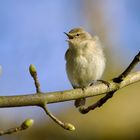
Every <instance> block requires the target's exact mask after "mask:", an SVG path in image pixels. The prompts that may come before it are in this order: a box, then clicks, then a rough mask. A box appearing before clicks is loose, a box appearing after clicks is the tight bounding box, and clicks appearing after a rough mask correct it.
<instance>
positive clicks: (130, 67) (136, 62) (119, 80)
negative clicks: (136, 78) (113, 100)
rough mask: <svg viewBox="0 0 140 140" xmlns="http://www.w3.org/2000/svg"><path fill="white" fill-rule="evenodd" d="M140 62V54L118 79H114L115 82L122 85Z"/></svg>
mask: <svg viewBox="0 0 140 140" xmlns="http://www.w3.org/2000/svg"><path fill="white" fill-rule="evenodd" d="M139 62H140V52H139V53H138V54H137V55H136V56H135V57H134V59H133V60H132V62H131V63H130V64H129V66H128V67H127V68H126V69H125V71H124V72H123V73H121V74H120V75H119V76H118V77H117V78H114V79H113V81H114V82H117V83H120V82H121V81H123V79H124V78H125V77H126V76H127V75H128V74H129V73H130V72H131V71H132V70H133V69H134V67H135V66H136V65H137V64H138V63H139Z"/></svg>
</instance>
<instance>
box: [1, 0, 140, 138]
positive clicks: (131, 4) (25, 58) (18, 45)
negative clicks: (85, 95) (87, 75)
mask: <svg viewBox="0 0 140 140" xmlns="http://www.w3.org/2000/svg"><path fill="white" fill-rule="evenodd" d="M74 27H84V28H85V29H86V30H87V31H88V32H90V33H91V34H92V35H98V36H99V37H100V40H101V41H102V44H103V45H104V50H105V53H106V57H107V67H106V71H105V74H104V76H103V79H104V80H109V79H111V78H113V77H115V76H117V75H118V74H120V73H121V72H122V71H123V70H124V69H125V68H126V67H127V66H128V64H129V63H130V62H131V60H132V59H133V57H134V56H135V55H136V54H137V53H138V51H139V46H140V1H139V0H133V1H132V0H61V1H60V0H59V1H57V0H47V1H45V0H20V1H19V0H12V1H11V0H0V65H1V66H2V69H3V72H2V75H1V76H0V96H5V95H6V96H11V95H23V94H29V93H34V92H35V87H34V84H33V80H32V78H31V76H30V75H29V72H28V67H29V65H30V64H34V65H35V66H36V68H37V71H38V76H39V80H40V83H41V89H42V91H44V92H51V91H60V90H67V89H71V88H72V87H71V85H70V83H69V81H68V79H67V76H66V72H65V60H64V54H65V52H66V50H67V48H68V47H67V42H66V41H65V40H66V36H65V35H64V33H63V32H68V31H69V30H70V29H72V28H74ZM139 68H140V66H137V67H136V68H135V70H134V71H136V70H139ZM139 91H140V83H136V84H134V85H131V86H129V87H126V88H124V89H121V90H119V91H118V92H117V94H115V96H114V97H113V98H112V99H111V100H109V101H108V102H107V103H106V104H104V105H103V107H101V108H99V109H96V110H94V111H92V112H90V113H88V114H86V115H81V114H80V113H79V112H78V111H77V110H76V109H75V108H74V106H73V101H70V102H64V103H57V104H50V105H49V109H50V110H51V111H52V112H53V114H55V115H56V116H57V117H58V118H60V119H61V120H63V121H65V122H70V123H72V124H74V125H75V127H76V130H75V132H69V131H66V130H64V129H62V128H60V127H59V126H58V125H57V124H55V123H54V122H52V120H50V118H48V117H47V116H46V115H45V113H44V112H43V110H41V109H40V108H38V107H26V108H25V107H22V108H7V109H5V108H3V109H0V129H7V128H11V127H14V126H16V125H19V124H20V123H22V121H23V120H25V119H26V118H33V119H34V120H35V124H34V126H33V127H32V128H30V129H29V130H26V131H24V132H20V133H16V134H12V135H6V136H3V137H1V138H0V139H1V140H8V139H10V140H55V139H57V140H59V139H65V140H71V139H73V140H85V139H86V140H92V139H94V140H112V139H113V140H118V139H119V140H125V139H127V140H134V139H135V140H136V139H140V109H139V106H140V100H139V99H140V93H139ZM98 98H99V97H96V98H93V99H89V102H88V103H93V102H95V101H96V100H97V99H98Z"/></svg>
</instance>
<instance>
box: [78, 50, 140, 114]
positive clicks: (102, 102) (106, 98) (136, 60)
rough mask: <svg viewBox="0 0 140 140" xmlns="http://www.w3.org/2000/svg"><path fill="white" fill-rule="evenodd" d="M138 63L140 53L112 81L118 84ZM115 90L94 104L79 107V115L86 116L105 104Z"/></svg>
mask: <svg viewBox="0 0 140 140" xmlns="http://www.w3.org/2000/svg"><path fill="white" fill-rule="evenodd" d="M139 62H140V52H139V53H138V54H137V55H136V56H135V57H134V59H133V60H132V62H131V63H130V65H129V66H128V67H127V68H126V70H125V71H124V72H123V73H122V74H120V75H119V76H118V77H117V78H114V79H113V81H114V82H116V83H120V82H122V81H123V80H124V78H125V77H126V76H127V75H128V74H129V73H130V72H131V71H132V69H134V67H135V66H136V65H137V64H138V63H139ZM116 91H117V90H114V91H111V92H108V93H107V94H106V95H105V96H104V97H103V98H101V99H99V100H98V101H97V102H96V103H94V104H92V105H90V106H88V107H85V106H81V107H80V108H79V111H80V113H82V114H86V113H88V112H89V111H91V110H94V109H95V108H97V107H101V106H102V105H103V104H104V103H106V102H107V101H108V100H109V99H110V98H112V96H113V95H114V94H115V92H116Z"/></svg>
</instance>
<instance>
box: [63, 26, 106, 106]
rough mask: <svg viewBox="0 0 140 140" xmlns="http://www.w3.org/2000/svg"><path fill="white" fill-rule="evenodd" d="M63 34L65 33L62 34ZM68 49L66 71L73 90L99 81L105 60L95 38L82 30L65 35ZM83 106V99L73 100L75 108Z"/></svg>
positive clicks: (76, 29)
mask: <svg viewBox="0 0 140 140" xmlns="http://www.w3.org/2000/svg"><path fill="white" fill-rule="evenodd" d="M64 33H65V32H64ZM65 34H66V35H67V37H68V40H67V42H68V45H69V48H68V50H67V51H66V54H65V59H66V71H67V76H68V78H69V80H70V82H71V84H72V86H73V88H82V89H84V88H86V87H88V86H90V85H91V84H92V83H94V82H95V81H97V80H99V79H100V78H101V76H102V74H103V72H104V69H105V63H106V59H105V56H104V52H103V48H102V45H101V43H100V40H99V38H98V37H97V36H93V37H92V36H91V35H90V34H89V33H88V32H87V31H85V30H84V29H83V28H74V29H72V30H70V32H68V33H65ZM84 104H85V98H80V99H76V100H75V106H76V107H79V106H82V105H84Z"/></svg>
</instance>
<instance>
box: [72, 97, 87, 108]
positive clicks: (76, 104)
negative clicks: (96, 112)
mask: <svg viewBox="0 0 140 140" xmlns="http://www.w3.org/2000/svg"><path fill="white" fill-rule="evenodd" d="M85 103H86V99H85V98H80V99H77V100H75V102H74V105H75V106H76V107H80V106H83V105H85Z"/></svg>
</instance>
